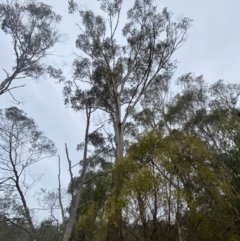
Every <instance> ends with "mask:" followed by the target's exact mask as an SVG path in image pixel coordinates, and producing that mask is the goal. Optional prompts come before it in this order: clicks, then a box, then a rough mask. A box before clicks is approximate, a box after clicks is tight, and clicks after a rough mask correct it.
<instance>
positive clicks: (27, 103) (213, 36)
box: [0, 0, 240, 188]
mask: <svg viewBox="0 0 240 241" xmlns="http://www.w3.org/2000/svg"><path fill="white" fill-rule="evenodd" d="M43 2H44V3H47V4H49V5H52V6H53V10H54V11H55V12H56V13H58V14H60V15H62V17H63V19H62V22H61V24H60V30H61V31H63V32H65V33H66V34H67V35H68V39H67V40H66V42H65V44H62V45H60V44H58V45H57V46H56V47H55V55H56V56H53V57H51V59H49V61H51V62H55V63H58V64H59V65H60V66H61V67H62V68H63V67H64V65H66V64H71V62H72V60H73V58H74V56H73V55H72V53H73V52H74V51H76V53H78V54H80V52H79V51H78V50H76V48H75V40H76V37H77V34H78V33H79V30H78V27H77V26H76V25H75V23H77V22H79V21H80V19H79V17H78V14H75V15H70V14H68V5H67V0H48V1H47V0H43ZM79 2H80V3H81V4H82V5H84V6H86V7H88V8H90V9H92V10H94V11H96V12H98V13H101V11H100V9H99V2H97V0H88V1H87V0H85V1H79ZM155 2H156V3H157V5H158V10H159V11H161V10H162V8H163V7H167V8H168V10H169V11H171V12H172V13H174V17H176V18H177V17H181V16H186V17H189V18H191V19H193V20H194V21H193V24H192V27H191V29H190V30H189V34H188V40H187V42H186V43H185V44H184V45H183V46H182V47H181V48H180V49H179V50H178V51H177V53H176V54H175V55H174V58H177V60H178V61H179V63H178V68H177V70H176V72H175V75H174V79H173V81H174V80H175V79H176V78H177V77H178V76H180V75H182V74H185V73H187V72H194V73H195V74H196V75H202V74H203V76H204V78H205V80H206V81H207V82H208V83H213V82H215V81H217V80H219V79H224V80H226V81H229V82H235V83H239V81H240V1H239V0H201V1H200V0H198V1H197V0H155ZM133 3H134V0H123V10H127V9H128V8H129V7H130V6H131V5H132V4H133ZM124 16H125V15H124V14H122V17H121V19H120V24H122V25H123V24H124V23H125V19H126V18H125V17H124ZM0 51H1V52H0V53H1V58H0V79H1V80H3V79H4V78H5V73H4V71H2V68H4V69H6V70H7V71H9V72H10V71H11V66H12V65H13V64H14V56H13V55H12V53H13V51H12V45H11V39H10V37H9V36H6V35H5V34H3V33H2V31H0ZM63 69H64V71H65V73H66V75H67V78H68V79H70V78H71V70H70V68H68V67H67V66H65V68H63ZM22 82H24V83H25V84H26V87H24V88H21V89H17V90H16V91H14V92H13V93H14V96H15V97H16V98H19V99H20V98H22V99H23V101H24V104H22V105H20V106H18V108H21V109H23V110H24V111H25V112H26V113H27V114H28V116H29V117H32V118H33V119H34V120H35V121H36V122H37V124H38V125H39V127H40V129H41V130H43V131H44V132H45V134H46V135H47V136H48V137H49V138H50V139H52V140H53V141H54V142H55V143H56V146H57V148H58V151H59V154H60V155H61V159H62V185H63V186H64V187H67V185H68V183H69V175H68V172H67V162H66V157H65V152H64V143H65V142H66V143H67V144H68V146H69V153H70V157H71V159H72V162H73V164H74V163H77V162H78V161H79V160H80V159H81V157H82V156H81V153H78V152H76V145H77V144H78V143H80V142H81V141H83V133H84V128H85V123H84V120H83V119H82V117H81V115H80V114H76V113H74V112H73V111H71V110H70V109H67V108H65V106H64V103H63V96H62V85H59V84H55V83H54V82H55V81H54V80H51V79H46V80H43V81H41V82H38V83H36V82H35V81H29V80H27V79H25V80H24V81H22ZM11 101H12V100H11V97H10V96H9V95H8V94H4V95H3V96H0V103H1V107H0V108H6V107H10V106H12V105H13V104H12V103H11ZM57 169H58V168H57V157H56V158H52V159H51V160H45V161H43V162H42V163H41V164H39V165H38V167H37V168H36V171H44V170H45V176H44V177H43V179H42V181H41V183H40V184H39V185H38V187H49V188H54V187H57ZM75 170H76V171H77V168H76V169H75ZM75 173H76V172H75Z"/></svg>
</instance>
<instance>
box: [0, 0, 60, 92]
mask: <svg viewBox="0 0 240 241" xmlns="http://www.w3.org/2000/svg"><path fill="white" fill-rule="evenodd" d="M60 21H61V16H60V15H58V14H56V13H55V12H53V11H52V7H51V6H49V5H46V4H44V3H41V2H37V1H35V0H26V1H17V0H13V1H6V2H5V3H3V2H2V3H0V23H1V29H2V31H3V32H4V33H5V34H7V35H10V36H11V39H12V45H13V53H14V56H15V63H14V64H13V66H12V70H11V71H7V70H5V69H3V70H4V72H5V74H6V78H5V79H3V80H2V81H1V82H0V95H2V94H4V93H6V92H9V93H10V94H11V90H13V89H15V88H18V87H23V85H13V81H14V80H17V79H22V78H26V77H30V78H33V79H39V78H40V77H42V76H43V75H44V74H45V73H47V72H49V73H50V74H51V75H56V74H59V70H54V68H53V67H51V66H50V67H49V66H47V65H46V63H45V62H46V57H47V56H48V55H51V53H52V48H53V46H54V45H55V44H56V43H58V42H60V41H62V39H63V38H62V37H63V35H62V34H60V32H59V30H58V29H57V25H58V24H59V23H60ZM14 82H16V83H17V81H14Z"/></svg>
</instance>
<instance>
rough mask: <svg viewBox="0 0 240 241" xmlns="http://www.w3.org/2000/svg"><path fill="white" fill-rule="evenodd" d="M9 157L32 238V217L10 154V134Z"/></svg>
mask: <svg viewBox="0 0 240 241" xmlns="http://www.w3.org/2000/svg"><path fill="white" fill-rule="evenodd" d="M9 159H10V162H11V165H12V168H13V172H14V176H15V180H14V182H15V187H16V189H17V192H18V194H19V196H20V200H21V202H22V205H23V210H24V216H25V217H26V219H27V221H28V224H29V227H30V232H29V233H30V235H31V236H32V238H35V237H36V229H35V227H34V225H33V221H32V218H31V215H30V211H29V208H28V205H27V202H26V199H25V196H24V194H23V191H22V189H21V187H20V183H19V182H20V179H19V177H20V175H19V173H18V171H17V168H16V165H15V162H14V160H13V156H12V136H11V135H10V140H9Z"/></svg>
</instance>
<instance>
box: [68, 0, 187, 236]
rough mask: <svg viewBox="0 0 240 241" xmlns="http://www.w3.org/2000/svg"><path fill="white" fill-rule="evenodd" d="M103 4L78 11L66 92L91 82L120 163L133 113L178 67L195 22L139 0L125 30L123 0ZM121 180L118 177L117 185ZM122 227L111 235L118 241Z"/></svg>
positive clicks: (94, 101)
mask: <svg viewBox="0 0 240 241" xmlns="http://www.w3.org/2000/svg"><path fill="white" fill-rule="evenodd" d="M100 2H101V10H102V11H103V12H104V14H105V15H104V16H100V15H96V14H94V13H93V12H92V11H91V10H81V11H79V14H80V17H81V24H79V25H78V26H79V30H80V34H79V35H78V38H77V40H76V47H77V49H79V50H80V54H78V55H79V57H78V58H76V59H75V61H74V62H73V68H74V73H73V80H72V81H68V82H66V85H65V90H64V93H65V94H66V98H67V99H68V101H71V99H73V98H74V97H73V95H74V94H75V93H76V94H75V95H76V96H77V95H78V89H80V87H79V84H83V83H85V84H87V85H88V87H86V88H88V90H89V93H90V94H91V96H90V97H91V103H92V105H94V106H96V107H97V108H98V109H99V110H102V111H103V112H105V113H106V114H107V115H108V120H109V123H111V124H112V127H113V133H114V134H113V135H114V148H115V160H116V161H120V160H121V159H122V158H123V155H124V148H123V143H124V128H125V125H126V122H127V120H128V118H129V116H130V114H131V113H132V112H133V110H134V108H135V107H136V106H137V104H138V103H139V101H140V99H141V98H142V96H143V94H144V92H145V91H146V90H147V89H148V88H149V86H150V85H151V83H153V82H154V81H158V80H159V79H161V76H162V75H163V74H166V73H169V72H171V71H172V70H173V69H174V68H175V62H174V61H172V59H171V57H172V55H173V54H174V52H175V51H176V50H177V49H178V48H179V47H181V46H182V44H183V43H184V42H185V40H186V34H187V31H188V29H189V27H190V25H191V20H190V19H188V18H185V17H183V18H181V19H180V20H179V21H178V22H174V21H173V20H172V14H171V13H169V12H168V11H167V9H166V8H165V9H163V11H162V12H158V11H157V7H156V6H155V5H154V4H153V1H152V0H136V1H135V3H134V5H133V7H132V8H131V9H129V11H128V12H127V23H126V24H125V26H124V27H123V29H122V32H120V31H119V30H118V29H119V27H120V22H121V20H122V18H121V17H120V14H121V8H122V3H123V1H122V0H114V1H108V0H101V1H100ZM105 17H106V18H105ZM120 34H122V35H120ZM159 85H161V81H160V82H159ZM116 181H117V178H113V187H115V182H116ZM112 223H113V221H112ZM120 226H121V225H118V229H119V230H118V231H116V230H115V231H113V233H112V234H111V235H108V238H107V239H110V240H119V238H120V236H121V234H120V233H121V231H120V229H121V228H120ZM113 229H114V228H113Z"/></svg>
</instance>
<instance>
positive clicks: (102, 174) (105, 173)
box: [83, 171, 113, 184]
mask: <svg viewBox="0 0 240 241" xmlns="http://www.w3.org/2000/svg"><path fill="white" fill-rule="evenodd" d="M109 173H113V171H108V172H104V173H101V174H98V175H94V176H93V177H91V178H89V179H88V180H87V181H85V182H84V183H83V184H86V183H88V182H90V181H92V180H93V179H95V178H97V177H101V176H105V175H107V174H109Z"/></svg>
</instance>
